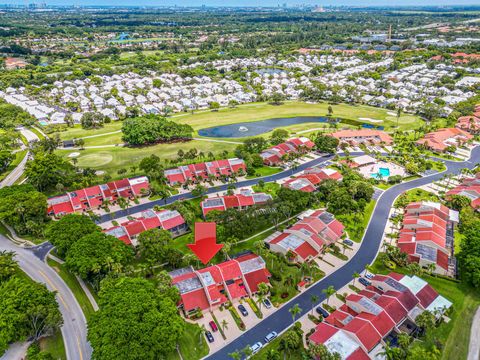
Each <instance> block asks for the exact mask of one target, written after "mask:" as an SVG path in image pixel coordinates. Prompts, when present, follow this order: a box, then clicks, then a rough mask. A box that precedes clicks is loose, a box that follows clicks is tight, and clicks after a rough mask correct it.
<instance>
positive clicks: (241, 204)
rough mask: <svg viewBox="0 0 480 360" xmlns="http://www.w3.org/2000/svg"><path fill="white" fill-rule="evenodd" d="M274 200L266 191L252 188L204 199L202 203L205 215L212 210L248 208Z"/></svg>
mask: <svg viewBox="0 0 480 360" xmlns="http://www.w3.org/2000/svg"><path fill="white" fill-rule="evenodd" d="M269 201H272V196H271V195H269V194H265V193H254V192H252V191H250V190H246V189H245V190H241V192H240V193H239V194H232V195H225V196H216V197H211V198H207V199H205V200H203V201H202V202H201V203H200V206H201V207H202V213H203V216H204V217H205V216H206V215H207V214H208V213H209V212H210V211H213V210H216V211H225V210H227V209H238V210H242V209H246V208H248V207H250V206H255V205H264V204H266V203H267V202H269Z"/></svg>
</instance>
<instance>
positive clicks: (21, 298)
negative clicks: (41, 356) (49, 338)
mask: <svg viewBox="0 0 480 360" xmlns="http://www.w3.org/2000/svg"><path fill="white" fill-rule="evenodd" d="M0 274H1V276H0V324H2V325H1V326H0V355H1V354H2V353H3V352H4V351H5V350H6V349H7V347H8V344H10V343H12V342H15V341H21V340H25V339H27V338H30V337H31V338H33V339H34V340H37V339H39V338H40V337H41V336H43V335H48V334H49V333H51V332H52V331H53V330H55V329H58V328H59V327H60V326H61V325H62V322H63V320H62V315H61V314H60V311H59V309H58V303H57V301H56V300H55V294H54V293H52V292H50V291H48V289H47V288H46V287H45V285H42V284H38V283H36V282H34V281H32V280H31V279H29V278H28V277H26V276H25V275H23V274H22V273H21V270H20V269H19V267H18V265H17V263H16V262H15V261H14V260H13V256H12V254H11V253H0Z"/></svg>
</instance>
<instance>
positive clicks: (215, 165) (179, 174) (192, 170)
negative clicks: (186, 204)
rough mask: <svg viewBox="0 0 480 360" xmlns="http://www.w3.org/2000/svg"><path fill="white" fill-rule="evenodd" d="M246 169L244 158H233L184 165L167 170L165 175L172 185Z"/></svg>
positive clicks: (242, 171)
mask: <svg viewBox="0 0 480 360" xmlns="http://www.w3.org/2000/svg"><path fill="white" fill-rule="evenodd" d="M246 171H247V167H246V165H245V162H244V161H243V160H242V159H237V158H233V159H226V160H214V161H208V162H204V163H199V164H189V165H182V166H179V167H177V168H174V169H168V170H165V177H166V178H167V180H168V182H169V183H170V185H181V184H185V183H186V182H187V181H192V182H198V181H204V180H207V179H210V178H213V179H218V178H220V177H222V176H227V177H228V176H231V175H233V174H241V173H243V174H245V173H246Z"/></svg>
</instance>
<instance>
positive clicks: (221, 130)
mask: <svg viewBox="0 0 480 360" xmlns="http://www.w3.org/2000/svg"><path fill="white" fill-rule="evenodd" d="M330 121H338V120H337V119H332V118H328V117H326V116H298V117H291V118H276V119H268V120H260V121H253V122H242V123H236V124H230V125H222V126H214V127H210V128H205V129H200V130H199V131H198V134H199V135H200V136H205V137H219V138H241V137H248V136H256V135H260V134H264V133H266V132H269V131H272V130H274V129H276V128H279V127H284V126H289V125H295V124H303V123H316V122H317V123H326V122H330Z"/></svg>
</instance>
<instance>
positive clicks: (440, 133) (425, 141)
mask: <svg viewBox="0 0 480 360" xmlns="http://www.w3.org/2000/svg"><path fill="white" fill-rule="evenodd" d="M472 139H473V135H471V134H469V133H468V132H466V131H464V130H461V129H458V128H445V129H439V130H437V131H433V132H430V133H428V134H425V136H424V137H423V138H422V139H420V140H417V141H416V144H417V145H421V146H424V147H426V148H427V149H430V150H433V151H438V152H444V151H446V150H447V149H448V148H449V147H451V146H454V147H459V146H463V145H465V144H466V143H467V142H469V141H470V140H472Z"/></svg>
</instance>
